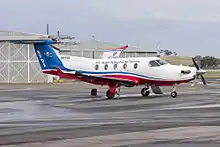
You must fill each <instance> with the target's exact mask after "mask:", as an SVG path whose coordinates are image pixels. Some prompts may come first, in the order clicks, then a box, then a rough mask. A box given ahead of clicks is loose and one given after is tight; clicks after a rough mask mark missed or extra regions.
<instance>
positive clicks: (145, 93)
mask: <svg viewBox="0 0 220 147" xmlns="http://www.w3.org/2000/svg"><path fill="white" fill-rule="evenodd" d="M149 94H150V91H149V88H143V89H142V90H141V95H142V96H149Z"/></svg>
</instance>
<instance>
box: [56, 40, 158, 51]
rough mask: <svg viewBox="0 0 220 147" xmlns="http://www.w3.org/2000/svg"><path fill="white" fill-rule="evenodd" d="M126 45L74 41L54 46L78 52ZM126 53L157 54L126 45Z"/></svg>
mask: <svg viewBox="0 0 220 147" xmlns="http://www.w3.org/2000/svg"><path fill="white" fill-rule="evenodd" d="M124 45H127V44H116V43H111V42H106V41H100V40H80V41H76V42H75V44H74V43H72V44H71V43H66V44H57V45H56V46H57V47H58V48H60V49H61V50H79V49H84V50H88V51H89V50H90V51H91V50H94V49H95V50H96V51H105V50H108V49H109V48H116V47H121V46H124ZM125 51H126V52H134V51H136V52H157V50H156V48H155V49H153V48H146V47H142V46H138V47H136V46H131V45H129V44H128V48H127V49H126V50H125Z"/></svg>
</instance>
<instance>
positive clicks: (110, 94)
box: [106, 90, 115, 99]
mask: <svg viewBox="0 0 220 147" xmlns="http://www.w3.org/2000/svg"><path fill="white" fill-rule="evenodd" d="M106 96H107V98H108V99H113V98H114V96H115V94H114V93H112V92H111V91H110V90H108V91H107V92H106Z"/></svg>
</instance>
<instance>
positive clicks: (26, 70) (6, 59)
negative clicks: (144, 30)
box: [0, 31, 157, 83]
mask: <svg viewBox="0 0 220 147" xmlns="http://www.w3.org/2000/svg"><path fill="white" fill-rule="evenodd" d="M42 39H49V37H48V36H47V35H42V34H33V33H23V32H14V31H0V83H48V82H51V81H52V78H51V77H50V76H48V75H46V74H43V73H42V72H41V68H40V66H39V63H38V60H37V57H36V55H35V52H34V48H33V45H32V44H14V43H12V42H10V41H12V40H42ZM56 46H57V47H58V48H60V49H61V53H62V54H69V55H75V56H82V57H89V58H100V57H101V54H102V52H103V51H105V50H107V49H108V48H113V47H120V46H122V45H119V44H114V43H110V42H103V41H98V40H94V39H90V40H80V41H76V40H73V41H70V42H68V43H64V44H56ZM156 55H157V51H156V49H155V50H149V49H145V48H143V47H138V48H137V47H134V46H129V48H128V49H126V51H125V52H124V53H123V54H122V57H135V56H136V57H137V56H156Z"/></svg>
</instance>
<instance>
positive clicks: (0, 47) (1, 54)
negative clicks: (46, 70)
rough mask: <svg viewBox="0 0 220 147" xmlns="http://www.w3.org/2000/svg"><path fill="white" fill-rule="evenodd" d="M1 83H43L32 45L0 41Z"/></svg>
mask: <svg viewBox="0 0 220 147" xmlns="http://www.w3.org/2000/svg"><path fill="white" fill-rule="evenodd" d="M0 82H1V83H42V82H43V83H44V82H47V76H46V75H45V74H43V73H42V72H41V69H40V66H39V63H38V60H37V58H36V55H35V52H34V49H33V45H28V44H13V43H9V42H0Z"/></svg>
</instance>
